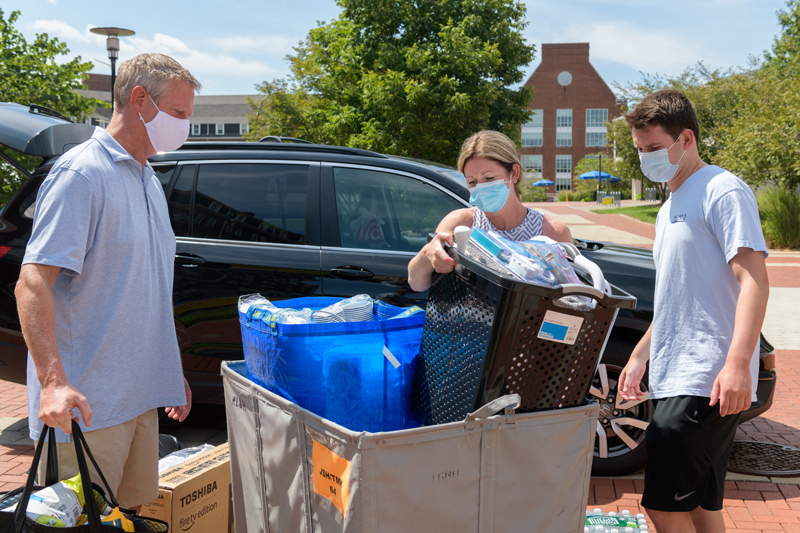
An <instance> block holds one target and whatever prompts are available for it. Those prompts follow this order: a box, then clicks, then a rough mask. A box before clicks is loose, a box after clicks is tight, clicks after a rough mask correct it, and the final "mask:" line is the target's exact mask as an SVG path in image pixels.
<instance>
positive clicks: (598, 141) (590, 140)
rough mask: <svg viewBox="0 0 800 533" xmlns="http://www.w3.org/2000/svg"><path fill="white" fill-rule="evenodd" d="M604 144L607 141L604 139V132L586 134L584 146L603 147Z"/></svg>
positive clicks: (588, 132)
mask: <svg viewBox="0 0 800 533" xmlns="http://www.w3.org/2000/svg"><path fill="white" fill-rule="evenodd" d="M606 144H608V139H606V132H604V131H587V132H586V146H605V145H606Z"/></svg>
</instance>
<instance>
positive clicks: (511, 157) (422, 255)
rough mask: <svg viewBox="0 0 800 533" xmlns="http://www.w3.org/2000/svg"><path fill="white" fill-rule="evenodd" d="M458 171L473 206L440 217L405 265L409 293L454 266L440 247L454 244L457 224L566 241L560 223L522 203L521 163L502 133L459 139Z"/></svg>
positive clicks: (517, 238) (508, 234)
mask: <svg viewBox="0 0 800 533" xmlns="http://www.w3.org/2000/svg"><path fill="white" fill-rule="evenodd" d="M458 170H459V172H461V173H462V174H464V176H465V177H466V178H467V186H468V187H469V192H470V196H469V203H470V204H472V205H473V207H465V208H463V209H456V210H455V211H452V212H450V213H449V214H448V215H447V216H445V217H444V219H442V221H441V222H440V223H439V225H438V226H437V228H436V236H435V237H434V238H433V240H431V242H429V243H428V244H426V245H425V246H424V247H423V248H422V250H420V251H419V253H418V254H417V255H416V256H415V257H414V258H413V259H412V260H411V261H410V262H409V264H408V282H409V284H410V285H411V288H412V289H414V290H415V291H424V290H427V289H428V288H429V287H430V286H431V279H432V277H433V273H434V271H435V272H439V273H446V272H450V271H452V270H453V268H454V267H455V265H456V262H455V261H454V260H453V259H452V258H451V257H450V256H449V255H447V252H445V250H444V243H448V244H450V245H451V246H452V245H453V244H454V243H453V231H454V230H455V228H456V227H457V226H467V227H476V228H480V229H483V230H493V231H497V232H499V233H500V234H501V235H502V236H504V237H506V238H507V239H510V240H514V241H524V240H527V239H530V238H532V237H536V236H537V235H545V236H547V237H550V238H551V239H553V240H556V241H559V242H572V235H571V234H570V231H569V228H567V226H566V225H565V224H563V223H561V222H559V221H557V220H555V219H553V218H551V217H549V216H548V215H545V214H544V213H542V212H541V211H537V210H535V209H531V208H529V207H525V206H524V205H522V200H521V196H522V181H523V177H524V176H523V173H522V163H521V161H520V159H519V154H518V153H517V149H516V146H514V143H513V142H512V141H511V139H509V138H508V137H506V136H505V135H503V134H502V133H499V132H497V131H489V130H484V131H479V132H478V133H476V134H474V135H472V136H471V137H470V138H468V139H467V140H466V141H464V144H463V145H462V146H461V153H460V154H459V156H458ZM512 190H513V194H512V193H511V192H512Z"/></svg>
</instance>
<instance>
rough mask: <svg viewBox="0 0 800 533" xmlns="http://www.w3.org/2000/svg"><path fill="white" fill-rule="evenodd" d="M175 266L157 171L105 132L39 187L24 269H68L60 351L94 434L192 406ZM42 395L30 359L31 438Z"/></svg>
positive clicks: (59, 308)
mask: <svg viewBox="0 0 800 533" xmlns="http://www.w3.org/2000/svg"><path fill="white" fill-rule="evenodd" d="M174 261H175V235H174V234H173V232H172V228H171V226H170V221H169V214H168V211H167V203H166V198H165V197H164V191H163V189H162V187H161V184H160V183H159V181H158V180H157V179H156V177H155V174H154V173H153V169H152V168H151V167H150V165H149V164H148V165H145V167H144V168H142V166H141V165H140V164H139V163H138V162H137V161H136V160H134V159H133V157H131V156H130V155H129V154H128V152H126V151H125V149H124V148H122V146H120V145H119V143H117V141H116V140H114V138H113V137H111V135H109V134H108V133H106V132H105V131H104V130H102V129H100V128H98V129H96V130H95V133H94V135H92V138H91V139H89V140H88V141H86V142H85V143H83V144H81V145H79V146H77V147H75V148H73V149H72V150H70V151H69V152H67V153H66V154H64V155H63V156H62V157H61V158H60V159H59V160H58V162H57V163H56V164H55V165H54V167H53V169H52V170H51V172H50V174H49V175H48V176H47V178H46V179H45V180H44V182H43V183H42V186H41V188H40V189H39V194H38V196H37V199H36V211H35V215H34V221H33V234H32V236H31V239H30V242H29V243H28V247H27V249H26V250H25V258H24V260H23V264H26V263H35V264H42V265H51V266H57V267H61V268H62V270H61V272H60V274H59V275H58V279H57V280H56V283H55V286H54V287H53V297H54V299H55V314H56V334H57V337H58V348H59V352H60V354H61V359H62V361H63V363H64V370H65V371H66V375H67V379H69V381H70V383H71V384H72V385H73V386H75V387H76V388H77V389H78V390H79V391H80V392H81V393H82V394H84V395H85V396H86V398H87V399H88V400H89V405H90V406H91V408H92V427H91V428H90V429H92V430H95V429H103V428H106V427H110V426H114V425H117V424H120V423H123V422H126V421H128V420H131V419H133V418H135V417H137V416H139V415H140V414H142V413H144V412H145V411H148V410H150V409H154V408H156V407H163V406H175V405H185V403H186V396H185V392H184V387H183V377H182V376H183V374H182V370H181V361H180V353H179V350H178V343H177V338H176V335H175V323H174V319H173V315H172V279H173V268H174ZM40 390H41V388H40V384H39V380H38V379H37V376H36V370H35V367H34V365H33V361H32V360H31V357H30V354H29V355H28V421H29V425H30V436H31V438H32V439H38V437H39V434H40V432H41V428H42V422H41V420H39V418H38V413H39V394H40ZM82 422H83V421H81V428H82V429H85V426H84V425H83V423H82ZM58 437H60V438H58V439H57V440H58V441H60V442H66V441H67V437H66V436H64V435H63V434H61V432H60V431H59V432H58Z"/></svg>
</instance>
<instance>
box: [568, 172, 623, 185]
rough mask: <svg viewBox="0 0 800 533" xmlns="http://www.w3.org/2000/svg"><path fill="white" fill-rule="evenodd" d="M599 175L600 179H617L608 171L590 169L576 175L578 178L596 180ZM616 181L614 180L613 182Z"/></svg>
mask: <svg viewBox="0 0 800 533" xmlns="http://www.w3.org/2000/svg"><path fill="white" fill-rule="evenodd" d="M598 176H599V177H600V179H601V180H614V179H616V180H617V181H619V178H618V177H616V176H612V175H611V174H609V173H608V172H598V171H597V170H590V171H589V172H584V173H583V174H581V175H580V176H578V179H579V180H596V179H597V178H598ZM615 183H616V182H615Z"/></svg>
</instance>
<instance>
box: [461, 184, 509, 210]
mask: <svg viewBox="0 0 800 533" xmlns="http://www.w3.org/2000/svg"><path fill="white" fill-rule="evenodd" d="M506 183H510V181H492V182H490V183H478V184H477V185H475V186H474V187H470V188H469V203H470V204H472V205H474V206H475V207H477V208H478V209H480V210H481V211H483V212H484V213H497V212H498V211H500V210H501V209H502V208H503V206H504V205H506V200H508V193H509V192H510V190H509V188H508V187H507V186H506Z"/></svg>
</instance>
